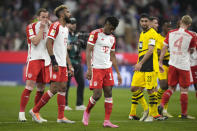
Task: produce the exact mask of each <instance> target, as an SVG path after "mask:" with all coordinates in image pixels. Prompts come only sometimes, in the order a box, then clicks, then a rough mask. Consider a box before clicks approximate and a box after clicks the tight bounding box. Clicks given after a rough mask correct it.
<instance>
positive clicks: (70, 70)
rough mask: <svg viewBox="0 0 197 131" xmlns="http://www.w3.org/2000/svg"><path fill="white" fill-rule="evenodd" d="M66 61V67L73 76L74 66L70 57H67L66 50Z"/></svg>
mask: <svg viewBox="0 0 197 131" xmlns="http://www.w3.org/2000/svg"><path fill="white" fill-rule="evenodd" d="M66 62H67V64H68V68H69V73H70V74H71V75H72V76H73V75H74V68H73V66H72V64H71V62H70V58H69V55H68V52H67V55H66Z"/></svg>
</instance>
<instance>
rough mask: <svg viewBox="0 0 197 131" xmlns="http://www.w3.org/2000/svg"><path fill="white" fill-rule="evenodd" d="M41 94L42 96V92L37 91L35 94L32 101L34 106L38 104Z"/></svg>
mask: <svg viewBox="0 0 197 131" xmlns="http://www.w3.org/2000/svg"><path fill="white" fill-rule="evenodd" d="M43 94H44V92H43V91H37V92H36V96H35V99H34V104H35V105H36V104H37V103H38V102H39V100H40V98H41V97H42V95H43Z"/></svg>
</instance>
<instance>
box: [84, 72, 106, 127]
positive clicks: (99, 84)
mask: <svg viewBox="0 0 197 131" xmlns="http://www.w3.org/2000/svg"><path fill="white" fill-rule="evenodd" d="M104 76H105V72H104V71H103V70H102V69H94V68H93V70H92V78H91V80H90V86H89V88H90V90H93V95H92V96H91V97H90V99H89V102H88V105H87V107H86V109H85V110H84V113H83V119H82V122H83V124H84V125H85V126H87V125H88V122H89V117H90V111H91V109H92V108H93V107H94V105H95V104H96V101H98V100H99V99H100V97H101V96H102V88H103V78H104Z"/></svg>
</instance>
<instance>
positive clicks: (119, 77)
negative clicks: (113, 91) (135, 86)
mask: <svg viewBox="0 0 197 131" xmlns="http://www.w3.org/2000/svg"><path fill="white" fill-rule="evenodd" d="M121 84H122V77H121V75H120V74H119V73H118V85H121Z"/></svg>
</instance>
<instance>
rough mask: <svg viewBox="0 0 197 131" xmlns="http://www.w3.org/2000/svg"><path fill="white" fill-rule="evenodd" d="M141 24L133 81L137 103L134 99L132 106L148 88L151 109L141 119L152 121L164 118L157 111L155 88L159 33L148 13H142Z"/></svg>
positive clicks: (157, 69)
mask: <svg viewBox="0 0 197 131" xmlns="http://www.w3.org/2000/svg"><path fill="white" fill-rule="evenodd" d="M140 26H141V27H142V32H141V34H140V38H139V45H138V52H139V56H138V62H137V64H136V65H135V67H134V74H133V79H132V83H131V91H132V92H133V96H135V99H134V100H135V103H134V101H133V100H132V101H133V102H132V106H133V104H137V102H138V101H139V100H140V99H141V98H142V97H143V96H142V95H141V96H140V95H139V94H141V93H142V92H143V90H144V88H146V89H147V91H148V94H149V110H148V109H147V111H146V112H144V115H143V118H142V119H141V121H145V122H151V121H153V120H154V119H155V120H164V118H163V117H162V116H161V115H159V114H158V111H157V96H156V92H155V89H154V88H155V87H156V85H157V73H158V71H159V64H158V55H157V46H156V43H157V41H158V37H157V36H158V34H157V32H156V31H155V30H154V29H153V28H150V27H149V26H150V18H149V16H148V15H147V14H142V15H141V17H140ZM143 99H144V98H143ZM146 108H147V107H146ZM148 115H149V116H148ZM147 116H148V117H147Z"/></svg>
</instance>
